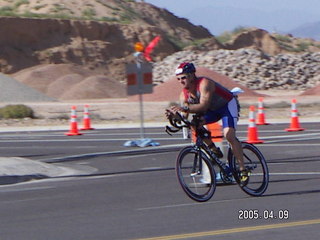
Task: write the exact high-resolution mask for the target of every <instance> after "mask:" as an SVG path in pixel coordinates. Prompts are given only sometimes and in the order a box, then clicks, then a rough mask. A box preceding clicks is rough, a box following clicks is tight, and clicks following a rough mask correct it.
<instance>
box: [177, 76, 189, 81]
mask: <svg viewBox="0 0 320 240" xmlns="http://www.w3.org/2000/svg"><path fill="white" fill-rule="evenodd" d="M184 79H187V76H183V77H180V78H179V77H177V80H179V81H180V80H184Z"/></svg>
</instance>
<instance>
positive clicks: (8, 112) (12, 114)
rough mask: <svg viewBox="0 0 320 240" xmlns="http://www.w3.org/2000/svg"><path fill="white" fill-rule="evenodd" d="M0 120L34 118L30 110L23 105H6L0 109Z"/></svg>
mask: <svg viewBox="0 0 320 240" xmlns="http://www.w3.org/2000/svg"><path fill="white" fill-rule="evenodd" d="M0 118H5V119H8V118H34V113H33V110H32V108H30V107H28V106H25V105H23V104H18V105H7V106H5V107H3V108H0Z"/></svg>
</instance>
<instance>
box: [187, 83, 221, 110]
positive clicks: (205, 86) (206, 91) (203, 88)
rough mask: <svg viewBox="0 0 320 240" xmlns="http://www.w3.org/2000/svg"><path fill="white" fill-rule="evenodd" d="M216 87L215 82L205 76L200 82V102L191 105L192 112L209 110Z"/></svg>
mask: <svg viewBox="0 0 320 240" xmlns="http://www.w3.org/2000/svg"><path fill="white" fill-rule="evenodd" d="M214 89H215V84H214V82H213V81H210V80H209V79H207V78H204V79H203V80H202V81H201V84H200V88H199V91H200V103H198V104H192V105H190V106H189V112H190V113H203V112H206V111H207V110H208V108H209V107H210V103H211V97H212V94H213V92H214Z"/></svg>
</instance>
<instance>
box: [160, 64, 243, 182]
mask: <svg viewBox="0 0 320 240" xmlns="http://www.w3.org/2000/svg"><path fill="white" fill-rule="evenodd" d="M175 74H176V77H177V80H178V81H179V82H180V83H181V84H182V86H183V90H182V92H181V94H180V104H181V106H172V107H171V108H169V109H166V116H167V117H171V116H173V115H175V114H176V113H177V112H182V113H184V115H185V116H186V117H187V115H188V114H189V113H197V114H201V115H202V118H203V125H204V124H208V123H213V122H217V121H219V120H220V119H222V126H223V134H224V137H225V138H226V139H227V141H228V142H229V143H230V146H231V148H232V151H233V154H234V156H235V157H236V159H237V161H238V163H239V167H240V180H241V181H242V182H245V181H246V180H247V179H248V172H247V170H246V169H245V167H244V163H243V151H242V147H241V143H240V142H239V141H238V139H237V138H236V133H235V129H236V126H237V121H238V113H239V108H238V103H237V100H236V99H235V97H234V96H233V94H232V93H231V92H230V91H229V90H228V89H226V88H225V87H223V86H222V85H220V84H219V83H217V82H215V81H214V80H212V79H209V78H207V77H197V76H196V68H195V66H194V64H193V63H190V62H183V63H181V64H180V65H179V66H178V68H177V69H176V71H175ZM200 128H201V129H199V130H200V132H202V133H204V135H203V136H205V137H204V142H205V143H206V145H207V146H208V147H209V148H210V149H211V150H212V151H213V152H214V153H215V154H216V156H217V157H219V158H221V157H222V156H223V154H222V152H221V150H220V149H219V148H217V147H216V146H215V144H214V143H213V142H212V140H211V136H210V133H209V132H208V131H207V130H206V129H205V128H204V127H203V126H200Z"/></svg>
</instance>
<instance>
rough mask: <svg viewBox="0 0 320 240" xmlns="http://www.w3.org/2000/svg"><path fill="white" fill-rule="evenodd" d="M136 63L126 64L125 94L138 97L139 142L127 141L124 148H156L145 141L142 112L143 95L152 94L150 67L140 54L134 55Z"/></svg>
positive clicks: (152, 143)
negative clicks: (150, 146)
mask: <svg viewBox="0 0 320 240" xmlns="http://www.w3.org/2000/svg"><path fill="white" fill-rule="evenodd" d="M134 56H135V59H136V63H131V64H127V66H126V72H127V94H128V95H139V105H140V138H141V140H140V141H127V142H126V143H125V144H124V145H125V146H140V147H145V146H149V145H152V146H157V145H159V144H158V143H154V142H153V141H152V140H151V139H145V134H144V112H143V94H145V93H152V92H153V84H152V65H151V63H149V62H145V61H144V56H143V53H142V52H136V53H135V54H134Z"/></svg>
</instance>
